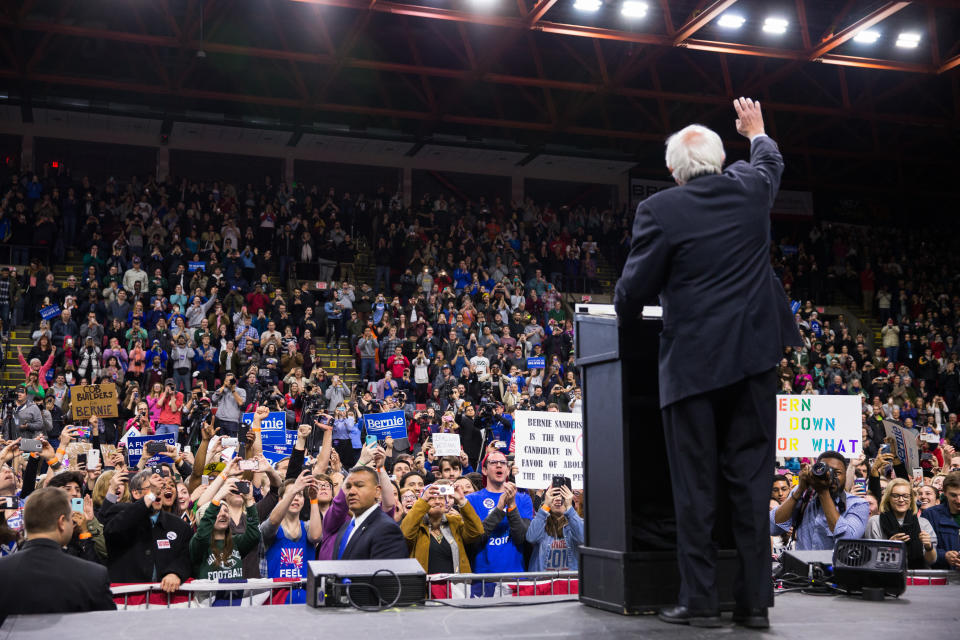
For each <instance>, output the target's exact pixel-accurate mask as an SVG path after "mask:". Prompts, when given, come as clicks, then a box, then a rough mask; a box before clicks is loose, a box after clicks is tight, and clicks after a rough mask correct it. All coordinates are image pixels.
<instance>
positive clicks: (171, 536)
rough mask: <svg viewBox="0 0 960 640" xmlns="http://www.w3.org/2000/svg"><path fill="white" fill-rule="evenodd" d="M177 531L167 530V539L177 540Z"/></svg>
mask: <svg viewBox="0 0 960 640" xmlns="http://www.w3.org/2000/svg"><path fill="white" fill-rule="evenodd" d="M176 539H177V532H176V531H167V540H176Z"/></svg>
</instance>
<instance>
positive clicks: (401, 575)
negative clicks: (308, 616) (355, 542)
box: [307, 558, 427, 607]
mask: <svg viewBox="0 0 960 640" xmlns="http://www.w3.org/2000/svg"><path fill="white" fill-rule="evenodd" d="M426 598H427V575H426V573H425V572H424V570H423V567H422V566H420V563H419V562H417V561H416V560H414V559H413V558H403V559H399V560H314V561H311V562H308V563H307V604H308V605H310V606H311V607H349V606H353V605H356V606H357V607H387V606H408V605H412V604H423V602H424V601H425V600H426Z"/></svg>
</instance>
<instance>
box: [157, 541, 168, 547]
mask: <svg viewBox="0 0 960 640" xmlns="http://www.w3.org/2000/svg"><path fill="white" fill-rule="evenodd" d="M169 548H170V541H169V540H157V549H169Z"/></svg>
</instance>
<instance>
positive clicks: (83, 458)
mask: <svg viewBox="0 0 960 640" xmlns="http://www.w3.org/2000/svg"><path fill="white" fill-rule="evenodd" d="M77 465H78V466H80V467H85V466H87V454H86V452H84V453H78V454H77Z"/></svg>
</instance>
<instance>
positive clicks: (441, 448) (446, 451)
mask: <svg viewBox="0 0 960 640" xmlns="http://www.w3.org/2000/svg"><path fill="white" fill-rule="evenodd" d="M430 441H431V442H433V452H434V453H435V454H437V455H438V456H440V457H441V458H443V457H446V456H454V457H456V456H459V455H460V434H459V433H435V434H433V435H432V436H430Z"/></svg>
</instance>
